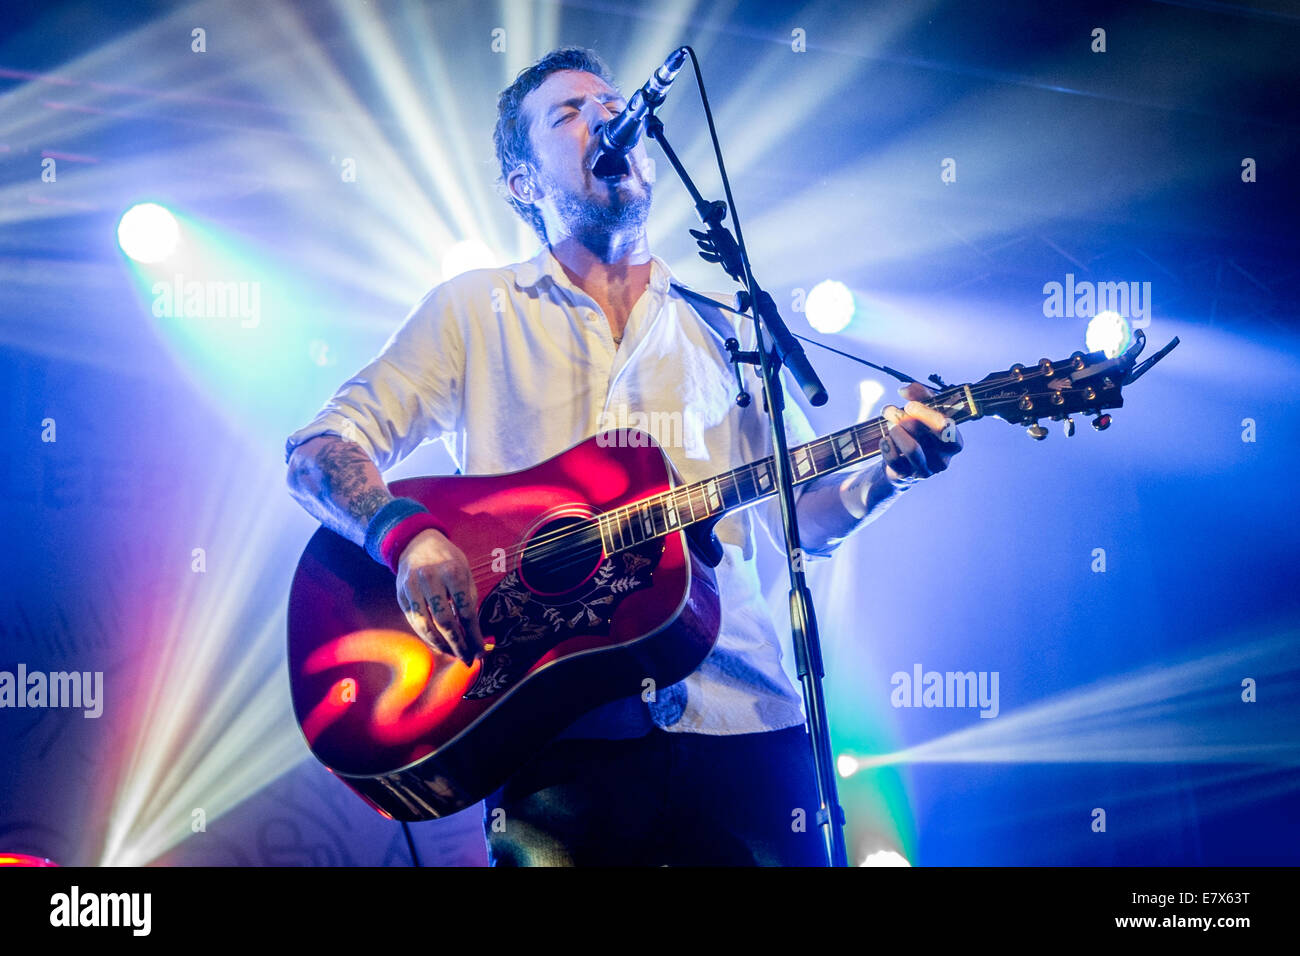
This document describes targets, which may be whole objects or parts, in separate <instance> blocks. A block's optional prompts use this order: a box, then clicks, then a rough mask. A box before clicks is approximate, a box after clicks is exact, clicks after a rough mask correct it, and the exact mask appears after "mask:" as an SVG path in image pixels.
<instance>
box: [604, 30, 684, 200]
mask: <svg viewBox="0 0 1300 956" xmlns="http://www.w3.org/2000/svg"><path fill="white" fill-rule="evenodd" d="M685 63H686V47H679V48H677V49H676V50H674V51H673V52H672V53H671V54H670V55H669V57H668V59H666V60H664V65H663V66H661V67H659V69H657V70H655V71H654V74H653V75H652V76H651V77H650V79H649V80H647V81H646V84H645V86H643V87H641V89H639V90H637V91H636V92H635V93H633V94H632V98H631V99H630V100H628V103H627V109H625V110H624V111H623V112H622V113H620V114H618V116H615V117H614V118H613V119H612V120H610V121H609V122H608V123H606V124H605V127H604V129H602V130H601V131H600V144H599V145H598V146H597V148H596V155H595V156H593V157H592V158H591V172H592V174H593V175H595V176H597V177H598V178H601V179H604V178H607V177H610V176H619V175H622V174H623V173H626V172H627V171H628V166H627V154H628V153H629V152H631V151H632V147H634V146H636V144H637V143H638V142H640V140H641V133H642V132H643V131H644V129H645V120H646V117H647V116H648V115H649V114H650V111H651V110H652V109H654V108H655V107H656V106H658V105H659V104H660V103H662V102H663V101H664V98H665V97H666V96H667V95H668V87H670V86H672V83H673V80H674V79H675V78H676V77H677V73H678V71H679V70H681V68H682V66H683V65H684V64H685Z"/></svg>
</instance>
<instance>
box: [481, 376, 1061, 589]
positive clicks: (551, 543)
mask: <svg viewBox="0 0 1300 956" xmlns="http://www.w3.org/2000/svg"><path fill="white" fill-rule="evenodd" d="M1040 368H1041V367H1040V366H1027V367H1025V369H1024V371H1025V373H1028V375H1029V376H1030V377H1031V378H1032V376H1033V375H1034V374H1035V373H1036V372H1037V371H1039V370H1040ZM1024 383H1025V377H1023V376H1022V377H1016V376H1013V375H1008V376H1004V377H1002V378H1000V379H994V380H992V381H987V382H983V383H976V384H973V385H970V386H969V387H970V389H971V393H972V395H974V396H984V395H988V394H990V393H992V392H996V391H998V390H1000V389H1002V388H1005V387H1006V386H1007V385H1008V384H1013V385H1022V384H1024ZM964 390H965V387H963V386H958V387H957V388H956V389H954V390H953V392H952V397H953V398H957V399H963V398H964V394H963V393H964ZM926 404H929V403H926ZM944 404H947V403H946V402H945V403H944ZM930 407H932V408H934V407H936V406H934V405H930ZM890 427H892V426H890V425H889V424H888V421H887V420H886V419H885V418H883V417H881V416H877V417H876V418H874V419H872V420H870V421H866V422H859V423H857V424H855V425H851V426H849V427H848V428H845V429H841V431H849V430H850V429H862V430H864V431H863V434H862V435H860V436H858V437H859V438H865V439H866V440H868V441H870V440H873V439H874V440H877V441H878V440H879V439H882V438H884V437H885V435H886V434H887V433H888V429H889V428H890ZM873 429H874V430H875V431H876V432H878V434H874V435H873V434H871V431H872V430H873ZM831 438H832V436H830V435H828V436H824V437H822V438H818V439H815V440H813V441H811V442H808V443H807V446H800V447H810V446H818V445H822V444H824V443H827V442H830V441H831ZM879 453H880V452H879V449H878V448H877V449H875V450H873V451H871V452H869V453H868V454H866V455H863V456H861V458H860V459H859V461H868V460H870V459H871V458H872V457H874V456H876V455H879ZM771 458H772V456H767V457H766V458H764V459H763V460H762V461H757V462H751V463H749V464H748V465H742V466H740V467H739V468H736V469H733V471H732V472H730V473H723V475H719V476H715V478H714V479H705V480H704V481H703V482H693V483H691V484H688V485H682V486H680V487H679V488H673V489H669V490H668V491H666V492H656V493H655V494H654V495H651V496H650V497H648V498H645V499H642V500H640V501H634V502H630V503H628V504H626V505H620V506H619V507H617V508H614V509H611V510H609V511H604V512H601V513H600V514H598V515H596V516H594V517H593V518H588V519H586V521H584V522H583V523H582V524H581V525H579V526H577V527H569V528H565V529H564V530H562V531H555V532H551V533H550V534H548V535H543V536H541V537H539V538H533V539H531V540H529V541H527V542H524V543H522V544H520V545H516V546H512V547H511V548H509V549H504V551H503V553H502V554H498V555H494V556H487V555H484V556H482V557H481V558H479V559H477V560H476V561H475V563H473V564H472V565H471V567H470V571H471V577H472V578H474V579H475V584H477V583H478V578H479V576H480V574H481V572H483V571H485V570H486V569H488V568H490V567H491V566H492V564H493V563H495V562H499V561H501V560H502V559H503V558H504V559H507V560H510V559H514V558H517V557H519V556H520V555H522V554H524V553H525V552H533V553H534V554H536V555H537V557H538V559H539V560H544V559H547V558H548V557H550V556H552V555H554V554H555V553H556V552H557V551H558V550H559V549H560V548H562V547H563V544H564V543H565V542H566V541H568V540H569V539H572V538H575V537H578V536H591V535H593V534H594V535H596V536H597V537H599V538H600V539H601V549H602V556H604V555H603V550H604V536H603V534H602V533H601V530H600V525H599V522H600V520H601V519H604V518H609V519H613V520H617V522H618V523H619V525H620V526H621V524H622V523H623V522H624V521H629V522H630V521H632V520H634V519H633V517H632V514H631V512H632V510H633V509H636V508H640V507H644V506H645V505H646V504H649V503H651V502H654V501H655V499H656V498H660V499H662V498H664V497H668V496H674V497H675V496H679V495H681V493H683V492H685V493H686V494H685V499H686V501H687V502H688V503H689V502H690V501H691V500H692V497H693V495H692V493H691V491H690V489H691V488H692V487H694V486H695V485H701V484H707V482H708V481H712V480H716V479H717V478H722V477H724V476H725V475H727V474H730V475H732V476H733V482H734V480H735V477H736V473H737V472H740V471H744V470H748V471H750V472H751V474H750V477H751V479H752V478H753V477H754V475H753V473H754V471H755V470H756V469H757V468H758V467H759V466H760V465H764V464H765V463H766V462H767V461H768V460H769V459H771ZM763 470H764V471H768V470H769V469H768V468H766V467H765V468H764V469H763ZM824 474H830V472H824ZM674 504H679V503H678V502H674ZM691 510H692V512H693V511H694V507H693V506H692V507H691ZM693 520H694V519H693ZM679 528H681V526H679ZM681 530H684V529H681ZM665 533H668V532H665ZM661 536H662V535H655V536H654V537H661ZM638 543H641V542H638ZM620 550H623V549H620ZM615 553H617V552H615ZM585 560H587V559H586V558H584V557H582V556H581V555H579V556H578V557H577V558H576V559H575V560H574V561H570V562H568V564H573V563H576V562H578V561H585ZM566 566H567V565H559V567H566Z"/></svg>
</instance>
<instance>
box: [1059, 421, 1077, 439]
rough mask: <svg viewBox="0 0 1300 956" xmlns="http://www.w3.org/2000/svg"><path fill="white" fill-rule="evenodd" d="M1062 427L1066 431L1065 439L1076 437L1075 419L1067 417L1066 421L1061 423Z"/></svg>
mask: <svg viewBox="0 0 1300 956" xmlns="http://www.w3.org/2000/svg"><path fill="white" fill-rule="evenodd" d="M1061 426H1062V427H1063V428H1064V429H1065V437H1066V438H1073V437H1074V419H1073V418H1070V417H1069V416H1066V419H1065V421H1063V422H1062V423H1061Z"/></svg>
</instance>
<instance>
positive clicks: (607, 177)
mask: <svg viewBox="0 0 1300 956" xmlns="http://www.w3.org/2000/svg"><path fill="white" fill-rule="evenodd" d="M588 168H589V169H590V170H591V175H593V176H595V177H596V178H597V179H599V180H602V181H603V182H607V183H615V182H618V181H619V180H622V179H626V178H627V177H629V176H630V175H631V174H632V168H631V167H630V166H629V165H628V162H627V157H626V156H611V155H608V154H604V155H602V154H600V153H599V151H597V153H596V155H595V156H594V157H593V158H592V160H591V163H590V165H589V167H588Z"/></svg>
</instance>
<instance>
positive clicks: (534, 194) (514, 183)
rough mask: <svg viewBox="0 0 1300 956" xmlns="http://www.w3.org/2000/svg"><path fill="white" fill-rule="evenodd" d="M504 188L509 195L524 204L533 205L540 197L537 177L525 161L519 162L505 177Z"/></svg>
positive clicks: (540, 191) (540, 192)
mask: <svg viewBox="0 0 1300 956" xmlns="http://www.w3.org/2000/svg"><path fill="white" fill-rule="evenodd" d="M506 188H507V189H509V190H510V195H511V196H513V197H514V198H515V199H516V200H517V201H519V202H521V203H523V204H524V205H525V206H535V205H537V201H538V200H539V199H541V198H542V190H541V188H540V187H539V186H538V185H537V177H536V176H534V175H533V171H532V169H531V168H530V167H529V166H528V164H527V163H520V164H519V165H518V166H516V167H515V168H514V169H512V170H511V171H510V175H509V176H507V177H506Z"/></svg>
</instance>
